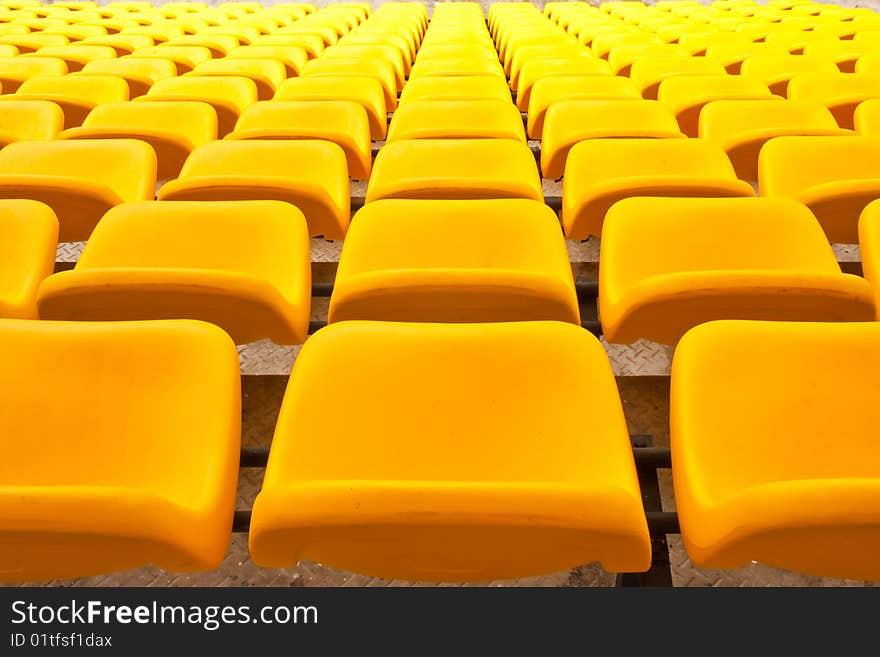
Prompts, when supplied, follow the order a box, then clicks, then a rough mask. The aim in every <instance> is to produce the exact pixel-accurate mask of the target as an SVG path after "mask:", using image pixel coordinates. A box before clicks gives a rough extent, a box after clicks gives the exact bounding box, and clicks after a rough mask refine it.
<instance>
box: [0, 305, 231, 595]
mask: <svg viewBox="0 0 880 657" xmlns="http://www.w3.org/2000/svg"><path fill="white" fill-rule="evenodd" d="M0 362H2V363H3V365H2V367H0V389H2V390H3V412H2V413H0V436H3V448H4V454H5V455H6V458H4V459H3V463H5V464H6V465H5V466H0V470H2V478H3V482H4V484H3V492H2V494H0V508H2V512H0V516H2V521H0V563H2V564H3V565H2V566H0V579H3V581H7V582H11V581H37V580H49V579H53V578H59V577H79V576H89V575H96V574H101V573H108V572H112V571H118V570H126V569H129V568H135V567H140V566H147V565H150V564H156V565H158V566H160V567H162V568H165V569H168V570H175V571H194V570H209V569H212V568H216V567H217V566H219V565H220V563H221V562H222V560H223V557H224V556H225V555H226V551H227V548H228V545H229V540H230V527H231V526H232V516H233V510H234V505H235V499H236V482H237V478H238V458H239V450H240V433H241V419H240V410H239V409H240V394H241V393H240V377H239V368H238V354H237V353H236V350H235V346H234V345H233V344H232V341H231V340H230V339H229V338H228V337H227V336H226V334H224V333H223V331H221V330H220V329H217V328H215V327H213V326H211V325H209V324H205V323H202V322H151V323H144V322H137V323H128V322H126V323H83V322H70V323H68V322H35V321H20V320H18V321H16V320H8V321H2V322H0ZM49 381H51V382H53V385H57V386H60V387H61V388H62V389H63V390H64V394H63V395H52V396H51V397H49V398H47V396H46V384H47V382H49ZM35 408H39V409H40V411H39V412H38V413H35V412H34V409H35ZM72 417H76V418H77V421H76V422H71V421H70V418H72ZM37 444H39V445H40V446H41V447H40V449H39V450H36V451H35V450H34V445H37Z"/></svg>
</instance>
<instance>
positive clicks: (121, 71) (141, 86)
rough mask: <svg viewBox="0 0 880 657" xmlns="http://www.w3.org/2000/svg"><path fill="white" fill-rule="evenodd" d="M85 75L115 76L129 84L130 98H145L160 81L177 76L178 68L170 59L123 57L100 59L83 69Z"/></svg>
mask: <svg viewBox="0 0 880 657" xmlns="http://www.w3.org/2000/svg"><path fill="white" fill-rule="evenodd" d="M82 74H83V75H113V76H115V77H118V78H122V79H124V80H125V81H126V82H127V83H128V89H129V97H130V98H137V97H138V96H143V95H144V94H145V93H147V92H148V91H149V90H150V87H152V86H153V85H154V84H156V83H157V82H158V81H159V80H164V79H165V78H173V77H174V76H176V75H177V66H176V65H175V63H174V62H173V61H171V60H170V59H159V58H158V57H155V58H154V57H144V58H139V57H122V58H118V59H99V60H96V61H93V62H89V63H88V64H86V65H85V66H83V68H82Z"/></svg>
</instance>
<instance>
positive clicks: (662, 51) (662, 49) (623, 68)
mask: <svg viewBox="0 0 880 657" xmlns="http://www.w3.org/2000/svg"><path fill="white" fill-rule="evenodd" d="M689 54H690V53H688V51H687V50H685V49H684V48H681V47H680V46H677V45H674V44H668V43H664V44H656V43H652V44H638V45H629V46H618V47H617V48H615V49H614V50H612V51H611V53H610V54H609V55H608V64H609V65H610V66H611V71H612V73H614V75H625V76H629V74H630V72H631V70H632V65H633V64H635V63H636V62H637V61H639V60H640V59H654V58H656V57H688V56H689Z"/></svg>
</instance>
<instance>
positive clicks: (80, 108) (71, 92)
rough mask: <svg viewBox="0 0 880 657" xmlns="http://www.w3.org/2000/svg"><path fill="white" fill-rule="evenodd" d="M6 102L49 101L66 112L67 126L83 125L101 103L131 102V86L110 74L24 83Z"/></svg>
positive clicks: (75, 76) (35, 80)
mask: <svg viewBox="0 0 880 657" xmlns="http://www.w3.org/2000/svg"><path fill="white" fill-rule="evenodd" d="M0 98H2V99H3V100H4V101H5V100H48V101H52V102H53V103H55V104H57V105H58V106H59V107H60V108H61V110H62V111H63V112H64V127H65V128H74V127H76V126H78V125H81V124H82V122H83V120H85V118H86V115H88V113H89V112H90V111H91V110H92V109H94V108H95V107H97V106H98V105H100V104H102V103H114V102H120V101H123V100H128V84H127V83H126V81H125V80H123V79H122V78H117V77H113V76H110V75H63V76H58V77H36V78H30V79H29V80H25V81H24V82H22V83H21V86H19V88H18V91H16V92H15V94H14V95H10V96H2V97H0Z"/></svg>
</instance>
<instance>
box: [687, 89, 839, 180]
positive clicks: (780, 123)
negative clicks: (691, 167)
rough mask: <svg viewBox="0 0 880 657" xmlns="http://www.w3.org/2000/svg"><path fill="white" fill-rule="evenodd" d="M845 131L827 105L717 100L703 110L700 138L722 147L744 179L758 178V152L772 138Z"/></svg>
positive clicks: (784, 101)
mask: <svg viewBox="0 0 880 657" xmlns="http://www.w3.org/2000/svg"><path fill="white" fill-rule="evenodd" d="M846 134H850V132H849V131H848V130H843V129H841V128H838V127H837V122H836V121H835V120H834V117H833V116H832V115H831V112H829V111H828V109H827V108H825V107H823V106H822V105H818V104H814V103H805V102H799V101H796V100H716V101H712V102H711V103H708V104H706V105H705V106H704V107H703V110H702V112H700V121H699V136H700V138H701V139H706V140H708V141H711V142H714V143H715V144H717V145H718V146H720V147H721V148H723V149H724V152H726V153H727V156H728V157H729V158H730V161H731V163H732V164H733V168H734V169H735V170H736V175H737V176H739V177H740V178H741V179H743V180H750V181H751V180H757V179H758V153H759V152H760V150H761V147H762V146H763V145H764V144H765V143H766V142H767V140H769V139H772V138H773V137H781V136H785V135H802V136H808V135H846Z"/></svg>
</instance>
